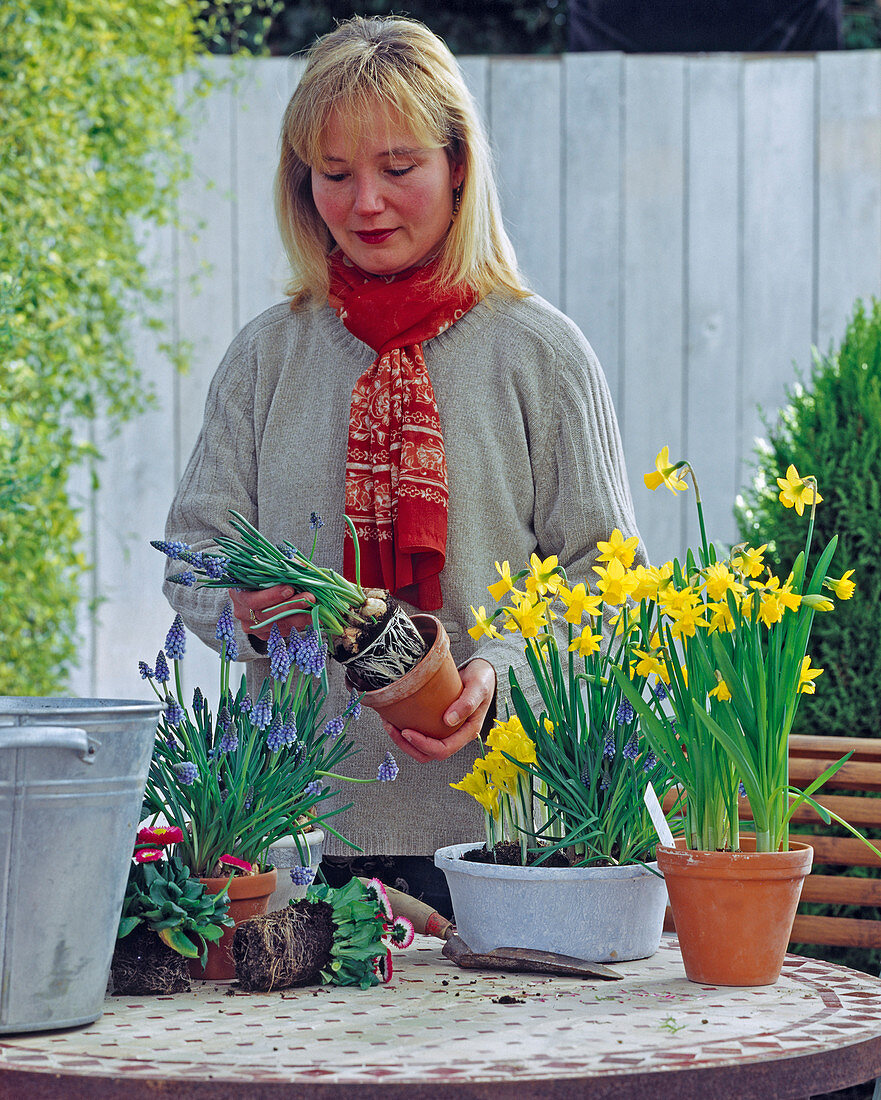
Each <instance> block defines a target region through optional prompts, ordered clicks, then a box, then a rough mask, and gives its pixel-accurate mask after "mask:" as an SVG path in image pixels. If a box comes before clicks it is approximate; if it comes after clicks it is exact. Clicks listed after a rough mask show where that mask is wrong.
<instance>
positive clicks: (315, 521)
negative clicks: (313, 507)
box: [309, 512, 324, 531]
mask: <svg viewBox="0 0 881 1100" xmlns="http://www.w3.org/2000/svg"><path fill="white" fill-rule="evenodd" d="M323 526H324V520H323V519H322V518H321V516H319V514H318V513H317V512H313V513H312V515H311V516H310V517H309V527H310V529H311V530H313V531H317V530H318V529H319V527H323Z"/></svg>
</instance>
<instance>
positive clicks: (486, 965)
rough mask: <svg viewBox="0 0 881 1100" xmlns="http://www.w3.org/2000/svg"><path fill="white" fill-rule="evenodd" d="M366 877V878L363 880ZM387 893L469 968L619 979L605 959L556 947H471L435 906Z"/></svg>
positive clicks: (403, 914)
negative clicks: (591, 959)
mask: <svg viewBox="0 0 881 1100" xmlns="http://www.w3.org/2000/svg"><path fill="white" fill-rule="evenodd" d="M362 881H366V880H362ZM385 891H386V893H387V894H388V898H389V901H390V902H391V906H392V909H393V910H394V912H395V915H396V916H401V917H407V918H408V919H409V920H410V921H412V922H413V927H414V928H415V930H416V931H417V932H420V933H421V934H423V935H426V936H436V937H437V938H438V939H439V940H444V941H445V942H444V946H443V955H444V956H445V957H446V958H448V959H449V960H450V961H451V962H454V963H456V965H457V966H461V967H463V968H464V969H466V970H511V971H518V972H532V973H538V974H560V975H562V976H564V977H569V978H594V979H597V978H598V979H600V980H601V981H620V980H621V979H622V978H623V975H622V974H618V973H617V972H616V971H614V970H612V969H611V968H610V967H608V966H603V964H602V963H596V962H588V961H587V960H586V959H576V958H575V957H574V956H573V955H559V954H557V953H556V952H555V951H536V950H534V949H532V948H529V947H496V948H495V949H494V950H492V951H488V952H486V953H485V954H478V953H476V952H474V951H472V950H471V948H470V947H469V946H468V944H467V943H465V941H464V940H463V939H462V937H461V936H459V935H457V933H456V929H455V927H454V926H453V924H452V923H451V922H450V921H448V920H447V919H446V917H442V916H441V915H440V913H438V912H437V911H436V910H434V909H432V908H431V906H430V905H426V904H425V903H424V902H421V901H418V900H417V899H416V898H414V897H411V896H410V895H409V894H404V893H402V892H401V891H400V890H393V889H392V888H391V887H389V886H386V888H385Z"/></svg>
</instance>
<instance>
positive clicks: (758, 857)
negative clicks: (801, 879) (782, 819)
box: [656, 837, 814, 879]
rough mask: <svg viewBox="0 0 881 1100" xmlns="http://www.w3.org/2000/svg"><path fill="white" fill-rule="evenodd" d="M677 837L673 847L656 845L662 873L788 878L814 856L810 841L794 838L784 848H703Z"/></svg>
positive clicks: (804, 872) (804, 868) (806, 868)
mask: <svg viewBox="0 0 881 1100" xmlns="http://www.w3.org/2000/svg"><path fill="white" fill-rule="evenodd" d="M750 839H752V838H747V840H750ZM680 841H681V843H682V845H684V843H685V842H684V840H683V838H681V837H680V838H679V840H677V846H676V847H675V848H670V847H669V846H667V845H664V844H659V845H658V847H657V849H656V853H657V857H658V866H659V867H660V869H661V871H662V872H663V873H664V875H689V876H692V877H695V878H717V877H724V878H730V879H736V878H742V879H747V878H749V879H775V878H791V877H792V876H793V875H807V874H808V873H809V872H810V868H811V864H812V862H813V858H814V849H813V848H812V847H811V846H810V844H804V843H803V842H801V841H797V840H792V841H790V842H789V850H788V851H786V852H750V851H746V852H743V851H741V852H706V851H702V850H701V849H695V848H685V847H684V846H680ZM742 843H743V838H741V844H742Z"/></svg>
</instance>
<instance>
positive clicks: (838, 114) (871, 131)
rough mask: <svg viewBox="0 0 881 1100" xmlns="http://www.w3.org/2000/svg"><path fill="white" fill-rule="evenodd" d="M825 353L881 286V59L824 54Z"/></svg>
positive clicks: (821, 310) (821, 238)
mask: <svg viewBox="0 0 881 1100" xmlns="http://www.w3.org/2000/svg"><path fill="white" fill-rule="evenodd" d="M817 65H818V80H819V95H818V115H819V117H818V126H817V263H816V266H815V270H816V282H817V288H816V295H817V337H816V339H817V346H818V348H819V350H820V351H821V352H826V351H828V350H829V345H830V342H834V343H835V344H836V345H837V344H838V342H839V341H840V339H841V337H842V335H843V334H844V325H845V322H846V320H847V318H848V317H849V316H850V314H851V312H852V308H853V303H854V299H856V298H860V297H861V298H867V297H869V296H870V295H877V294H878V293H879V287H881V53H879V52H877V51H871V52H869V51H866V52H863V51H857V52H855V53H842V54H835V53H821V54H818V55H817Z"/></svg>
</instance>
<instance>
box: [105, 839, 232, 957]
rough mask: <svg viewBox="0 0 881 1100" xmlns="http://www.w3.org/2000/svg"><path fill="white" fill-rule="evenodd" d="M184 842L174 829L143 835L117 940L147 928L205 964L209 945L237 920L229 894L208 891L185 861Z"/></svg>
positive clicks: (139, 841)
mask: <svg viewBox="0 0 881 1100" xmlns="http://www.w3.org/2000/svg"><path fill="white" fill-rule="evenodd" d="M183 839H184V834H183V831H182V830H181V829H179V828H175V827H167V826H156V827H154V828H144V829H141V830H140V831H139V832H138V840H137V844H136V845H135V853H134V858H133V861H132V866H131V870H130V872H129V877H128V883H127V884H126V888H125V897H124V899H123V903H122V913H121V915H120V918H119V929H118V932H117V938H118V939H120V940H122V939H125V937H126V936H128V935H130V934H131V933H132V932H134V930H135V929H136V928H137V927H138V926H139V925H141V924H143V925H145V926H146V927H147V928H149V929H150V930H151V931H153V932H155V933H156V935H157V936H158V937H159V938H160V939H161V940H162V942H163V943H164V944H166V946H168V947H170V948H171V949H172V951H176V952H177V953H178V954H179V955H183V956H184V957H185V958H188V959H200V960H201V962H202V964H203V965H204V963H205V959H206V957H207V954H208V943H216V942H217V941H218V940H219V939H220V938H221V936H222V935H223V933H224V930H225V929H226V928H227V927H231V926H232V924H233V920H232V918H231V917H229V916H228V915H227V910H228V909H229V897H228V895H227V892H226V890H221V891H220V892H219V893H217V894H209V893H206V891H205V887H204V886H203V885H202V883H201V882H199V880H198V879H197V878H195V877H194V876H193V875H192V874H191V873H190V869H189V867H187V866H186V864H185V863H184V862H183V860H182V859H181V856H180V852H179V851H178V850H177V845H179V844H181V843H182V842H183Z"/></svg>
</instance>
